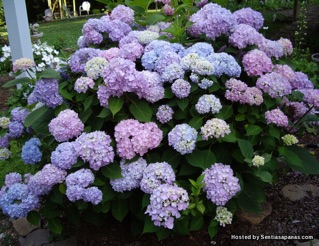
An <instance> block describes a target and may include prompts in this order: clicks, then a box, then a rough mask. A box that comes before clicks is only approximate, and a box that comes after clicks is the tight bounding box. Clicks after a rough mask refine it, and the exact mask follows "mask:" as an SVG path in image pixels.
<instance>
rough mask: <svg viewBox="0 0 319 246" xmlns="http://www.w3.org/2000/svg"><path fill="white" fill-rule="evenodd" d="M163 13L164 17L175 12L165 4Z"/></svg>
mask: <svg viewBox="0 0 319 246" xmlns="http://www.w3.org/2000/svg"><path fill="white" fill-rule="evenodd" d="M163 11H164V13H165V14H166V15H173V14H174V12H175V9H174V8H173V7H172V6H171V5H169V4H165V5H164V7H163Z"/></svg>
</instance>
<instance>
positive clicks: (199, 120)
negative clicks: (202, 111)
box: [189, 117, 204, 130]
mask: <svg viewBox="0 0 319 246" xmlns="http://www.w3.org/2000/svg"><path fill="white" fill-rule="evenodd" d="M203 119H204V117H194V118H192V119H191V120H190V121H189V125H190V126H191V127H193V128H195V129H196V130H198V129H199V128H201V127H202V125H203Z"/></svg>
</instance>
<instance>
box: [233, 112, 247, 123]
mask: <svg viewBox="0 0 319 246" xmlns="http://www.w3.org/2000/svg"><path fill="white" fill-rule="evenodd" d="M245 119H246V115H245V114H237V115H236V116H235V121H239V122H240V121H244V120H245Z"/></svg>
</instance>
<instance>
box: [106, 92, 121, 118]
mask: <svg viewBox="0 0 319 246" xmlns="http://www.w3.org/2000/svg"><path fill="white" fill-rule="evenodd" d="M108 104H109V109H110V110H111V112H112V115H113V117H114V115H116V113H117V112H119V111H120V110H121V109H122V107H123V104H124V99H123V98H122V97H120V98H118V97H110V98H109V100H108Z"/></svg>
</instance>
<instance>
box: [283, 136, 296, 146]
mask: <svg viewBox="0 0 319 246" xmlns="http://www.w3.org/2000/svg"><path fill="white" fill-rule="evenodd" d="M281 139H282V141H283V142H284V145H286V146H290V145H293V144H297V143H298V142H299V141H298V139H297V138H296V136H294V135H292V134H286V135H284V136H283V137H281Z"/></svg>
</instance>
